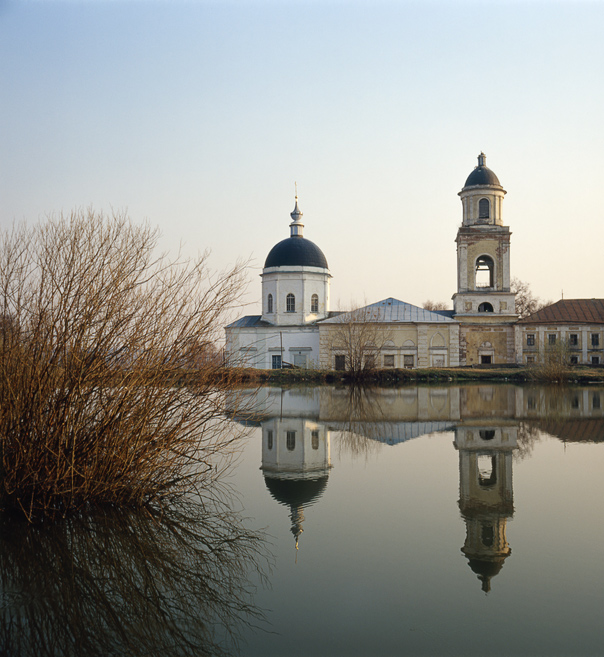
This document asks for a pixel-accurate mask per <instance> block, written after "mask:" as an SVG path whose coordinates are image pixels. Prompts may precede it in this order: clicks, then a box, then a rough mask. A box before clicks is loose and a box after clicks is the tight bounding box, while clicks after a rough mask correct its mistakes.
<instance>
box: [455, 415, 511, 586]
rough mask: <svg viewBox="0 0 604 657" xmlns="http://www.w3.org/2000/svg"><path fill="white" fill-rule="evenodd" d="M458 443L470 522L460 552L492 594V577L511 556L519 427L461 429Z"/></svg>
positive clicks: (463, 505) (462, 499)
mask: <svg viewBox="0 0 604 657" xmlns="http://www.w3.org/2000/svg"><path fill="white" fill-rule="evenodd" d="M454 444H455V448H456V449H457V450H458V451H459V509H460V511H461V514H462V516H463V519H464V520H465V522H466V542H465V544H464V546H463V548H462V550H461V551H462V552H463V553H464V554H465V555H466V557H467V558H468V565H469V566H470V568H471V569H472V570H473V571H474V572H475V573H476V574H477V575H478V579H479V580H480V581H481V582H482V590H483V591H484V592H485V593H488V592H489V591H490V590H491V579H492V578H493V577H494V576H495V575H497V574H498V573H499V571H500V570H501V569H502V567H503V562H504V561H505V559H506V557H507V556H508V555H509V554H510V553H511V549H510V546H509V545H508V542H507V538H506V535H505V530H506V523H507V519H508V518H511V517H512V516H513V514H514V500H513V488H512V452H513V450H514V449H515V448H516V447H517V428H516V427H515V426H503V427H501V426H498V427H493V426H491V427H479V426H470V427H468V426H460V427H458V428H457V429H456V430H455V443H454Z"/></svg>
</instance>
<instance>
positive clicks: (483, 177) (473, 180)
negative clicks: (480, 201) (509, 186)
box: [464, 153, 501, 189]
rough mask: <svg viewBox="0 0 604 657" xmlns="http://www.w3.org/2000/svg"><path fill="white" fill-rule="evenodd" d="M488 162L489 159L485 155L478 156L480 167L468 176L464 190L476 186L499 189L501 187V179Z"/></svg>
mask: <svg viewBox="0 0 604 657" xmlns="http://www.w3.org/2000/svg"><path fill="white" fill-rule="evenodd" d="M486 160H487V158H486V155H485V154H484V153H481V154H480V155H479V156H478V166H477V167H476V168H475V169H474V171H472V173H471V174H470V175H469V176H468V178H467V180H466V184H465V185H464V189H465V188H466V187H474V186H475V185H496V186H497V187H501V183H500V182H499V178H497V176H496V175H495V173H494V172H493V171H491V169H489V167H488V166H487V165H486V164H485V163H486Z"/></svg>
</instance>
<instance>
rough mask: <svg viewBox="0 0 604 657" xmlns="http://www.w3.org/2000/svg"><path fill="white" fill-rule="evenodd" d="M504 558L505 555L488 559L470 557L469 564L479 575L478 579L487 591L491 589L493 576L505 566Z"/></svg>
mask: <svg viewBox="0 0 604 657" xmlns="http://www.w3.org/2000/svg"><path fill="white" fill-rule="evenodd" d="M506 556H507V555H506ZM504 560H505V556H503V557H500V558H498V559H494V560H488V561H487V560H485V559H468V566H470V568H471V569H472V570H473V572H475V573H476V574H477V575H478V579H479V580H480V581H481V582H482V590H483V591H484V592H485V593H488V592H489V591H490V590H491V578H493V577H495V575H498V574H499V572H500V571H501V569H502V568H503V562H504Z"/></svg>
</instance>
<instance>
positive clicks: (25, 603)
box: [0, 499, 266, 657]
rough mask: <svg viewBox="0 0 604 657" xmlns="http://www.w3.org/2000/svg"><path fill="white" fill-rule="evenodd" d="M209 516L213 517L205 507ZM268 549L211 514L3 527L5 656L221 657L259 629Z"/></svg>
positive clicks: (215, 510)
mask: <svg viewBox="0 0 604 657" xmlns="http://www.w3.org/2000/svg"><path fill="white" fill-rule="evenodd" d="M210 507H211V508H210ZM263 563H266V554H265V553H264V547H263V542H262V540H261V538H260V537H259V536H258V535H255V534H252V533H250V532H248V531H247V530H246V529H245V528H244V527H243V525H242V523H241V521H240V519H239V518H238V517H237V516H236V515H234V514H233V513H231V512H229V511H227V510H225V509H224V508H220V506H218V507H216V506H215V505H209V502H208V499H206V500H205V502H204V505H203V506H202V505H201V504H188V505H186V506H180V507H179V508H174V507H172V508H171V509H170V510H167V511H166V510H164V512H163V513H162V514H156V513H153V512H150V513H149V514H148V513H141V512H127V511H124V510H120V512H119V513H118V512H116V511H111V510H109V511H105V512H104V513H95V514H94V515H82V516H80V517H78V518H75V517H73V516H72V517H71V518H70V519H66V520H57V521H56V522H54V523H41V524H38V525H34V526H32V525H30V524H27V523H26V522H25V521H22V520H20V519H18V520H16V521H15V519H13V520H12V521H11V522H9V523H7V522H6V521H5V522H4V525H3V526H2V532H1V534H0V586H1V598H0V599H1V603H0V604H1V606H2V613H1V616H0V651H1V652H2V654H4V655H19V656H20V657H54V656H55V655H56V656H58V655H61V656H62V657H70V656H74V657H75V656H78V655H87V656H89V657H90V656H92V657H94V656H97V655H98V656H99V657H101V656H102V657H106V656H107V655H120V656H122V655H132V656H139V655H148V656H153V655H157V656H158V657H159V656H161V657H165V656H171V655H182V656H186V655H191V656H192V655H195V656H197V655H225V654H229V653H230V652H231V649H232V648H235V647H236V646H237V643H238V640H239V635H240V633H241V629H242V627H243V624H249V623H254V624H255V623H259V622H261V620H262V614H261V612H260V611H259V610H258V609H257V608H255V606H254V603H253V586H252V583H251V582H250V578H253V577H254V573H261V571H262V570H264V568H265V566H263V565H261V564H263Z"/></svg>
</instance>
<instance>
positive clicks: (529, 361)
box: [526, 356, 535, 365]
mask: <svg viewBox="0 0 604 657" xmlns="http://www.w3.org/2000/svg"><path fill="white" fill-rule="evenodd" d="M526 364H527V365H534V364H535V357H534V356H527V357H526Z"/></svg>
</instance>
